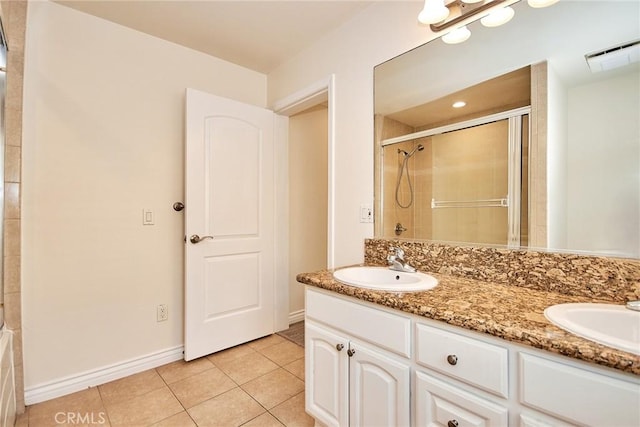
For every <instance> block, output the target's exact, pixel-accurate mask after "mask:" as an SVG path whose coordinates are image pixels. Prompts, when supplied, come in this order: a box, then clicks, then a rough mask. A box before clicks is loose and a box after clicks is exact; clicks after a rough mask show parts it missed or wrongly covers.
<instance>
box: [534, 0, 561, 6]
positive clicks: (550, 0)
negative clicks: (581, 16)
mask: <svg viewBox="0 0 640 427" xmlns="http://www.w3.org/2000/svg"><path fill="white" fill-rule="evenodd" d="M557 2H558V0H527V3H528V4H529V6H531V7H535V8H540V7H547V6H551V5H552V4H554V3H557Z"/></svg>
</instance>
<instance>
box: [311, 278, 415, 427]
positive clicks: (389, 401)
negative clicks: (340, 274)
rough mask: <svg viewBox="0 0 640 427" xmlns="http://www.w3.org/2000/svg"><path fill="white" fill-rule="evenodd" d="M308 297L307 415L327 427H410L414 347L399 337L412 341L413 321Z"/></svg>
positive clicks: (313, 293) (318, 296) (314, 295)
mask: <svg viewBox="0 0 640 427" xmlns="http://www.w3.org/2000/svg"><path fill="white" fill-rule="evenodd" d="M306 297H307V308H306V321H305V358H306V363H305V382H306V410H307V412H308V413H309V414H311V415H312V416H313V417H314V418H315V419H316V420H318V421H320V422H321V423H322V424H324V425H326V426H347V425H353V426H372V427H373V426H381V427H386V426H409V425H410V408H411V402H410V396H411V393H410V387H411V380H410V377H411V368H410V361H409V359H408V358H407V357H408V356H409V347H408V341H406V340H405V339H398V337H400V338H402V337H407V338H408V336H409V333H410V325H411V322H410V320H409V319H408V318H407V317H403V316H397V315H394V314H390V313H387V312H383V311H378V310H375V309H372V308H369V307H365V306H363V305H360V304H356V303H352V302H349V301H345V300H343V299H337V298H335V297H333V296H329V295H326V294H324V293H320V292H317V291H313V290H307V294H306ZM376 325H378V326H379V327H377V328H376ZM351 328H352V330H351V331H350V332H348V331H349V330H350V329H351ZM393 353H397V354H393ZM403 354H406V356H404V357H402V356H401V355H403Z"/></svg>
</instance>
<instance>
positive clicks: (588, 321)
mask: <svg viewBox="0 0 640 427" xmlns="http://www.w3.org/2000/svg"><path fill="white" fill-rule="evenodd" d="M544 315H545V317H546V318H547V319H548V320H549V321H550V322H551V323H553V324H554V325H556V326H558V327H559V328H562V329H564V330H566V331H569V332H571V333H573V334H575V335H578V336H580V337H582V338H586V339H588V340H591V341H595V342H597V343H599V344H604V345H607V346H610V347H613V348H617V349H619V350H623V351H628V352H629V353H633V354H638V355H640V312H638V311H633V310H629V309H627V308H625V307H624V306H623V305H614V304H596V303H568V304H558V305H553V306H551V307H547V309H546V310H545V311H544Z"/></svg>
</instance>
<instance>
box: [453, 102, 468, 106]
mask: <svg viewBox="0 0 640 427" xmlns="http://www.w3.org/2000/svg"><path fill="white" fill-rule="evenodd" d="M465 105H467V103H466V102H464V101H456V102H454V103H453V105H452V107H453V108H462V107H464V106H465Z"/></svg>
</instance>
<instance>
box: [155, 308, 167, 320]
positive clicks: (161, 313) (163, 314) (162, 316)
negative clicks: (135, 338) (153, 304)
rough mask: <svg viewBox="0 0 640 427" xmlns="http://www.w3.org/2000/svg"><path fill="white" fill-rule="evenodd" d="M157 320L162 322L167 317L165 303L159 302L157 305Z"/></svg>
mask: <svg viewBox="0 0 640 427" xmlns="http://www.w3.org/2000/svg"><path fill="white" fill-rule="evenodd" d="M157 315H158V322H164V321H165V320H167V319H168V318H169V308H168V307H167V305H166V304H160V305H159V306H158V312H157Z"/></svg>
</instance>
